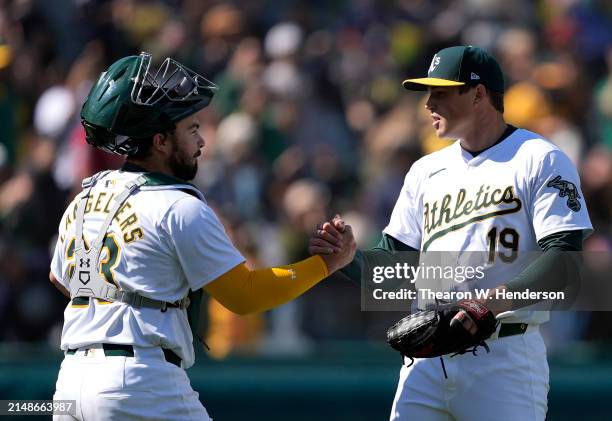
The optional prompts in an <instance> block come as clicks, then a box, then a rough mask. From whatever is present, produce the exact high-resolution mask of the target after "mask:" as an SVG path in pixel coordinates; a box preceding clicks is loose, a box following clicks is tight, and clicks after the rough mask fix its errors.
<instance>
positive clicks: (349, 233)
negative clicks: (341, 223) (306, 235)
mask: <svg viewBox="0 0 612 421" xmlns="http://www.w3.org/2000/svg"><path fill="white" fill-rule="evenodd" d="M340 235H341V240H342V241H341V244H342V245H341V246H340V248H339V249H338V250H337V251H335V252H334V253H332V254H321V255H320V256H321V258H322V259H323V260H324V261H325V264H326V265H327V272H328V273H329V274H330V275H331V274H332V273H334V272H335V271H337V270H338V269H342V268H343V267H344V266H346V265H348V264H349V263H351V262H352V261H353V259H354V258H355V251H356V250H357V243H356V242H355V237H354V236H353V229H352V228H351V226H350V225H346V226H345V228H344V232H342V233H341V234H340ZM309 249H311V248H310V247H309Z"/></svg>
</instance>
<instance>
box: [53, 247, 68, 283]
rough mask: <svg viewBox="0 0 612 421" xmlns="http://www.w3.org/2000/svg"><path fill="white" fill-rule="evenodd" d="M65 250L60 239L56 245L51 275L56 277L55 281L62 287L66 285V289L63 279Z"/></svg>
mask: <svg viewBox="0 0 612 421" xmlns="http://www.w3.org/2000/svg"><path fill="white" fill-rule="evenodd" d="M63 248H64V247H63V243H62V241H61V240H60V238H59V237H58V238H57V242H56V243H55V251H54V252H53V258H52V259H51V273H52V274H53V276H55V279H57V280H58V281H59V282H60V283H61V284H62V285H64V287H66V285H65V284H64V282H63V279H62V259H61V256H62V253H63Z"/></svg>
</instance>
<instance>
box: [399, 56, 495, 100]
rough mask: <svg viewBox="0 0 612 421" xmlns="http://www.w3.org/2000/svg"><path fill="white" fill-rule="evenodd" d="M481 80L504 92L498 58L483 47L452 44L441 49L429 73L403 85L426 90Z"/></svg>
mask: <svg viewBox="0 0 612 421" xmlns="http://www.w3.org/2000/svg"><path fill="white" fill-rule="evenodd" d="M479 83H482V84H483V85H484V86H486V87H487V88H488V89H490V90H492V91H497V92H504V75H503V73H502V70H501V67H499V64H498V63H497V60H495V58H494V57H493V56H492V55H491V54H489V53H487V52H486V51H485V50H483V49H482V48H478V47H472V46H471V45H468V46H463V45H462V46H458V47H449V48H445V49H443V50H440V51H438V52H437V53H436V54H435V55H434V57H433V59H432V60H431V65H430V66H429V70H428V72H427V77H423V78H418V79H406V80H405V81H404V82H402V85H404V88H406V89H410V90H411V91H425V90H427V87H428V86H461V85H477V84H479Z"/></svg>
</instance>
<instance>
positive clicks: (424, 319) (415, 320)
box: [387, 300, 498, 359]
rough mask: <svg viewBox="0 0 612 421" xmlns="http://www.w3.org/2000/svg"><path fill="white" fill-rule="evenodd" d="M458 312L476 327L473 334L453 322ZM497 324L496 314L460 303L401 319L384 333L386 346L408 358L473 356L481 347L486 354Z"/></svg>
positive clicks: (473, 304) (468, 302) (473, 303)
mask: <svg viewBox="0 0 612 421" xmlns="http://www.w3.org/2000/svg"><path fill="white" fill-rule="evenodd" d="M461 310H463V311H465V312H466V313H467V314H468V315H469V317H470V318H471V319H472V320H473V321H474V323H475V324H476V326H478V331H477V332H476V333H475V334H474V335H472V334H471V333H470V332H468V331H467V330H466V329H465V328H464V327H463V324H462V323H461V322H460V321H459V320H453V317H455V315H456V314H457V313H458V312H460V311H461ZM451 321H452V323H451ZM497 323H498V322H497V320H496V319H495V315H494V314H493V313H492V312H491V310H489V309H488V308H487V307H486V306H485V305H484V304H481V303H480V302H478V301H474V300H463V301H459V302H454V303H448V304H441V305H438V306H437V308H436V309H435V310H426V311H419V312H417V313H414V314H411V315H409V316H407V317H404V318H403V319H402V320H400V321H399V322H397V323H396V324H395V325H393V326H391V327H390V328H389V329H388V330H387V343H388V344H389V345H390V346H391V347H392V348H393V349H396V350H397V351H399V352H400V353H401V354H402V355H403V356H406V357H408V358H410V359H414V358H432V357H439V356H441V355H446V354H453V355H457V354H464V353H465V352H472V353H474V355H476V349H477V347H478V346H483V347H484V348H485V349H486V350H487V352H489V347H488V346H487V344H486V343H485V342H484V341H485V339H487V338H488V337H490V336H491V335H492V334H493V333H494V332H495V329H496V328H497Z"/></svg>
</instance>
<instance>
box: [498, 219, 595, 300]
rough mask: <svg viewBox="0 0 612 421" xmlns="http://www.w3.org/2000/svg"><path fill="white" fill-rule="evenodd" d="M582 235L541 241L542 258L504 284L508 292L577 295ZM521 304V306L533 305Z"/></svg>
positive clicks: (567, 233) (573, 233)
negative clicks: (568, 293) (547, 292)
mask: <svg viewBox="0 0 612 421" xmlns="http://www.w3.org/2000/svg"><path fill="white" fill-rule="evenodd" d="M582 237H583V235H582V231H563V232H559V233H555V234H551V235H549V236H547V237H544V238H543V239H541V240H540V241H538V244H539V245H540V247H541V248H542V249H543V250H544V254H543V255H542V256H540V257H539V258H538V259H537V260H536V261H535V262H533V263H532V264H531V265H529V266H528V267H527V268H526V269H525V270H523V272H521V273H520V274H519V275H518V276H517V277H516V278H514V279H512V280H511V281H510V282H508V283H507V284H506V287H507V288H508V290H509V291H512V292H518V291H525V290H527V289H529V290H530V291H551V292H552V291H566V292H567V291H569V292H570V293H571V292H572V291H574V290H576V291H577V289H576V288H577V287H578V286H579V283H580V265H581V263H582V259H581V256H580V253H576V252H578V251H581V250H582ZM536 302H537V300H534V301H532V302H528V301H522V302H521V304H524V305H530V304H535V303H536Z"/></svg>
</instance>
